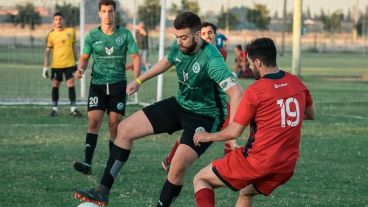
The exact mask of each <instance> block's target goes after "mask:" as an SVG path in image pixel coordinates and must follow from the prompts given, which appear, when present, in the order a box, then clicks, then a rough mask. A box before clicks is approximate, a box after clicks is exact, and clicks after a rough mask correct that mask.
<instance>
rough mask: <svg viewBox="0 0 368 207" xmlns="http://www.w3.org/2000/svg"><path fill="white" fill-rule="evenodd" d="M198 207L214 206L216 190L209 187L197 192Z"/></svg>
mask: <svg viewBox="0 0 368 207" xmlns="http://www.w3.org/2000/svg"><path fill="white" fill-rule="evenodd" d="M195 200H196V204H197V207H214V206H215V192H213V190H212V189H209V188H202V189H200V190H199V191H197V192H196V193H195Z"/></svg>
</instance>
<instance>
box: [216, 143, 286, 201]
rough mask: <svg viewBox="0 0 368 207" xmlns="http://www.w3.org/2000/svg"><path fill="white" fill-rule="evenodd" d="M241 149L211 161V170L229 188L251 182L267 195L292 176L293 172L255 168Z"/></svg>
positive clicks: (239, 187) (243, 185) (235, 188)
mask: <svg viewBox="0 0 368 207" xmlns="http://www.w3.org/2000/svg"><path fill="white" fill-rule="evenodd" d="M243 150H244V148H243V147H242V148H239V149H237V150H235V151H232V152H230V153H228V154H227V155H226V156H225V157H223V158H222V159H218V160H215V161H213V163H212V170H213V172H214V173H215V174H216V176H217V177H218V178H219V179H220V180H221V181H222V182H223V183H224V184H225V185H227V186H228V187H229V188H230V189H232V190H234V191H238V190H241V189H243V188H245V187H247V186H248V185H250V184H253V186H254V187H255V188H256V190H257V191H258V192H259V193H261V194H263V195H265V196H268V195H269V194H271V192H272V191H273V190H274V189H276V188H277V187H278V186H280V185H282V184H284V183H286V182H287V181H288V180H289V179H290V178H291V177H292V176H293V172H290V173H272V172H262V171H259V170H256V169H255V168H254V167H252V166H251V165H250V164H249V162H248V160H247V159H246V157H244V155H243Z"/></svg>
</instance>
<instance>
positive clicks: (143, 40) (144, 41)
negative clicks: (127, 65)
mask: <svg viewBox="0 0 368 207" xmlns="http://www.w3.org/2000/svg"><path fill="white" fill-rule="evenodd" d="M136 30H137V31H136V33H135V39H136V40H137V45H138V48H139V56H140V57H141V61H142V65H143V67H144V68H145V69H146V70H148V69H149V62H148V57H149V54H148V51H149V50H148V49H149V46H148V37H149V36H148V31H147V30H146V28H145V26H144V22H143V21H141V22H139V24H138V25H137V27H136Z"/></svg>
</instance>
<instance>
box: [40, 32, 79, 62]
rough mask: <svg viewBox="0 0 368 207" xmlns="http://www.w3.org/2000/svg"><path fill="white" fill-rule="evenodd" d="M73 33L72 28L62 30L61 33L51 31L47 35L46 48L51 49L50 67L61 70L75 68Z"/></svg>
mask: <svg viewBox="0 0 368 207" xmlns="http://www.w3.org/2000/svg"><path fill="white" fill-rule="evenodd" d="M74 44H75V31H74V29H73V28H64V29H63V30H61V31H58V30H55V29H53V30H51V31H50V32H49V33H48V34H47V38H46V47H48V48H51V55H52V60H51V67H52V68H54V69H62V68H68V67H72V66H75V57H74V52H73V45H74Z"/></svg>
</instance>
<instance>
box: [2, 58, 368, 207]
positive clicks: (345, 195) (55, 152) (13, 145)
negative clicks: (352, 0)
mask: <svg viewBox="0 0 368 207" xmlns="http://www.w3.org/2000/svg"><path fill="white" fill-rule="evenodd" d="M231 57H232V56H230V57H229V59H228V60H229V61H228V62H229V63H230V62H231V61H232V60H233V59H232V58H231ZM278 62H279V66H280V67H281V68H285V70H287V71H289V70H290V67H291V66H290V62H291V59H290V55H287V56H285V57H282V58H279V61H278ZM38 64H39V63H37V62H33V63H32V62H29V63H26V65H24V64H21V65H20V64H15V63H9V62H4V61H1V63H0V70H1V71H0V72H1V74H2V76H1V77H0V80H1V81H0V82H1V87H0V91H1V93H0V94H1V95H0V98H4V97H6V95H4V94H11V93H12V92H11V90H14V87H8V88H6V86H7V85H11V84H12V81H13V82H14V81H15V79H14V77H13V76H12V75H8V74H7V73H6V72H7V71H9V70H11V71H12V72H11V74H13V75H14V73H16V74H17V75H16V76H17V77H16V79H17V80H18V81H19V84H17V85H18V87H21V89H20V91H21V93H26V94H29V93H30V94H33V96H36V95H39V96H40V97H41V96H42V97H46V98H48V97H49V95H48V94H49V85H48V83H46V82H45V81H43V80H41V79H39V80H38V79H37V78H38V77H39V76H40V72H41V67H40V66H39V65H38ZM367 65H368V64H367V60H366V57H363V56H361V55H359V54H305V55H303V59H302V79H303V80H304V82H305V84H306V85H307V86H308V87H309V89H310V91H311V93H312V95H313V96H314V100H315V103H316V109H317V114H318V116H317V119H316V120H315V121H306V122H304V126H303V130H302V142H301V148H300V151H301V156H300V159H299V162H298V166H297V169H296V172H295V175H294V177H293V178H292V179H291V180H290V181H289V182H288V183H287V184H285V185H284V186H282V187H280V188H278V189H277V190H276V191H274V193H273V194H272V195H271V196H269V197H263V196H259V197H257V198H256V200H255V203H254V206H256V207H257V206H258V207H261V206H279V207H284V206H291V207H299V206H303V207H304V206H308V207H312V206H313V207H314V206H315V207H320V206H331V207H337V206H356V207H362V206H368V187H367V186H368V173H367V172H368V165H367V161H368V149H367V146H368V138H367V134H368V127H367V126H368V110H367V104H368V81H367V80H364V79H362V77H363V75H367V74H368V68H367ZM30 77H34V79H32V80H36V81H34V83H33V84H31V83H29V82H28V81H27V80H29V78H30ZM4 82H5V84H4ZM22 82H24V84H25V86H23V84H21V83H22ZM251 83H252V81H251V80H241V84H242V85H243V87H244V88H245V87H246V86H247V85H249V84H251ZM27 84H29V85H27ZM164 84H167V85H169V86H175V79H174V72H168V73H167V75H166V76H165V83H164ZM30 85H35V86H32V87H33V88H30ZM151 88H152V86H150V85H148V87H147V86H146V88H142V91H143V90H150V89H151ZM175 89H176V88H175V87H168V88H167V87H166V88H165V90H164V96H165V97H167V96H169V95H171V94H172V93H173V92H174V91H175ZM34 90H37V91H34ZM38 90H39V91H41V92H39V91H38ZM79 108H80V109H81V111H82V112H83V115H84V116H83V117H82V118H73V117H70V116H69V107H68V106H62V107H61V111H60V116H59V117H57V118H55V117H49V116H48V113H49V110H50V106H36V105H17V106H0V114H1V119H0V146H1V148H0V165H1V166H2V167H1V170H0V182H1V187H0V206H45V207H46V206H77V205H78V204H79V202H78V201H77V200H75V199H73V198H72V192H73V190H75V189H85V188H90V187H93V186H95V185H96V183H98V182H99V180H100V177H101V174H102V170H103V169H104V165H105V162H106V160H107V156H108V155H107V153H108V146H107V136H108V131H107V127H106V122H105V123H104V124H103V127H102V129H101V132H100V136H99V137H100V138H99V142H98V145H97V149H96V153H95V157H94V165H93V174H92V175H90V176H84V175H81V174H78V173H76V172H75V171H74V170H73V168H72V163H73V161H76V160H81V159H82V157H83V153H84V152H83V146H84V137H85V132H86V128H87V118H86V107H85V105H81V106H80V107H79ZM140 108H141V107H140V106H138V105H130V106H128V109H127V114H128V115H129V114H131V113H134V112H135V111H136V110H138V109H140ZM178 136H179V133H176V134H174V135H172V136H169V135H167V134H161V135H155V136H150V137H148V138H146V139H141V140H138V141H137V142H136V143H135V144H134V147H133V151H132V153H131V156H130V159H129V161H128V162H127V164H126V165H125V166H124V168H123V170H122V171H121V173H120V175H119V177H118V179H117V180H116V182H115V185H114V188H113V190H112V194H111V196H110V205H109V206H128V207H133V206H139V207H140V206H144V207H145V206H156V201H157V199H158V196H159V193H160V190H161V187H162V184H163V182H164V181H165V175H166V174H165V173H164V172H163V171H162V169H161V166H160V162H161V160H162V159H163V158H164V157H165V156H166V154H167V153H168V152H169V151H170V148H169V147H170V146H171V145H172V144H173V143H174V141H175V139H176V137H178ZM239 142H240V143H242V144H243V143H245V142H246V139H245V135H244V136H242V138H241V139H240V140H239ZM221 155H222V143H216V144H214V145H213V146H212V147H211V148H210V149H209V150H208V151H207V152H206V154H205V155H204V156H203V157H201V159H200V160H199V161H198V162H197V163H196V164H195V165H194V166H193V168H191V169H190V170H189V172H188V174H187V176H186V181H185V185H184V187H183V190H182V193H181V195H180V197H179V198H178V199H177V201H176V203H175V205H174V206H178V207H187V206H195V204H194V196H193V187H192V179H193V176H194V175H195V173H196V172H197V171H198V170H199V169H201V168H202V167H203V166H205V165H207V164H208V163H209V162H210V161H211V160H213V159H215V158H218V157H220V156H221ZM236 197H237V194H236V193H235V192H233V191H231V190H229V189H218V190H216V200H217V206H219V207H227V206H228V207H230V206H234V203H235V201H236Z"/></svg>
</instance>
